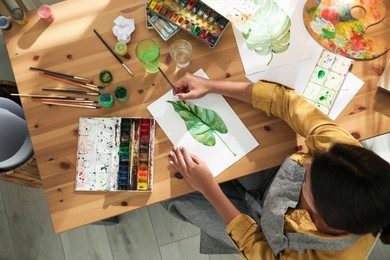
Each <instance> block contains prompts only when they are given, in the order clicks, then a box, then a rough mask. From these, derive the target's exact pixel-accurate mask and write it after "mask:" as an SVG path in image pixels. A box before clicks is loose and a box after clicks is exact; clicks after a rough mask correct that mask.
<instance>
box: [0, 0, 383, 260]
mask: <svg viewBox="0 0 390 260" xmlns="http://www.w3.org/2000/svg"><path fill="white" fill-rule="evenodd" d="M58 1H59V0H44V1H39V0H25V1H24V2H26V4H27V5H28V6H29V7H30V8H34V6H35V7H37V6H39V4H40V3H48V4H50V3H54V2H58ZM0 80H14V77H13V74H12V69H11V67H10V64H9V60H8V55H7V52H6V50H5V47H4V43H3V39H2V35H1V32H0ZM365 145H367V147H369V148H372V149H373V150H375V151H378V153H381V155H383V156H385V157H386V158H387V159H388V160H389V161H390V151H389V149H388V148H389V147H390V134H388V135H387V137H381V139H380V140H379V139H377V140H376V141H369V142H366V143H365ZM199 238H200V235H199V230H198V229H197V228H196V227H193V226H191V225H189V224H187V223H184V222H181V221H179V220H177V219H175V218H173V217H172V216H170V215H169V214H168V213H167V212H166V211H165V210H164V209H163V208H162V207H161V206H160V205H159V204H156V205H152V206H149V207H147V208H143V209H139V210H136V211H133V212H130V213H127V214H124V215H121V216H119V223H118V224H115V225H110V226H103V225H88V226H84V227H81V228H78V229H74V230H71V231H68V232H64V233H62V234H60V235H55V234H54V231H53V228H52V225H51V220H50V216H49V212H48V208H47V206H46V200H45V197H44V195H43V191H42V189H35V188H28V187H23V186H19V185H16V184H12V183H6V182H0V260H3V259H11V260H13V259H16V260H19V259H38V260H46V259H47V260H56V259H68V260H74V259H83V260H87V259H93V260H97V259H102V260H106V259H118V260H119V259H145V260H154V259H157V260H158V259H163V260H164V259H166V260H168V259H169V260H175V259H177V260H182V259H186V260H192V259H193V260H197V259H199V260H203V259H211V260H219V259H221V260H222V259H223V260H230V259H232V260H237V259H239V257H237V256H234V255H201V254H199ZM369 259H370V260H385V259H390V246H389V245H386V246H384V245H382V244H381V243H380V242H379V243H377V245H376V247H375V249H374V251H373V252H372V253H371V255H370V258H369Z"/></svg>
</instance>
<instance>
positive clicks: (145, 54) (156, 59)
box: [135, 39, 161, 73]
mask: <svg viewBox="0 0 390 260" xmlns="http://www.w3.org/2000/svg"><path fill="white" fill-rule="evenodd" d="M135 54H136V55H137V58H138V59H139V60H140V61H141V62H142V64H143V65H144V68H145V70H146V71H147V72H149V73H156V72H157V71H158V67H160V65H161V60H160V47H159V46H158V44H157V42H155V41H153V40H150V39H146V40H142V41H140V42H139V43H138V44H137V46H136V48H135Z"/></svg>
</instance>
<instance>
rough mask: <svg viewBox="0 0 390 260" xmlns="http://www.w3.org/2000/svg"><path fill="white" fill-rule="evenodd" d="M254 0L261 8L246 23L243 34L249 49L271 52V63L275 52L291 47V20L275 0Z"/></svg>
mask: <svg viewBox="0 0 390 260" xmlns="http://www.w3.org/2000/svg"><path fill="white" fill-rule="evenodd" d="M253 2H254V3H255V4H256V5H258V6H259V8H258V10H257V11H256V12H255V13H254V14H253V16H251V18H249V20H248V22H247V23H246V24H245V26H244V28H243V30H242V34H243V36H244V38H245V40H246V45H247V47H248V49H249V50H254V51H255V52H256V53H257V54H259V55H262V56H265V55H268V54H271V58H270V60H269V61H268V64H269V63H270V62H271V61H272V58H273V53H282V52H284V51H286V50H287V49H288V47H289V45H290V27H291V20H290V17H289V16H288V15H287V14H286V12H285V11H284V10H283V9H282V8H280V6H279V5H278V4H277V3H275V2H274V1H273V0H254V1H253ZM268 64H267V65H268Z"/></svg>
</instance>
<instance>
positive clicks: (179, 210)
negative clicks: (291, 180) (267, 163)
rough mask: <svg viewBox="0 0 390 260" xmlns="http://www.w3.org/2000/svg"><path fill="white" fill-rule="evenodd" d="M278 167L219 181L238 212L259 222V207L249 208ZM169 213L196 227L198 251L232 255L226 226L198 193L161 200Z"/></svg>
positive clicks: (267, 184) (231, 244)
mask: <svg viewBox="0 0 390 260" xmlns="http://www.w3.org/2000/svg"><path fill="white" fill-rule="evenodd" d="M278 170H279V166H278V167H275V168H271V169H268V170H265V171H261V172H256V173H253V174H251V175H248V176H245V177H241V178H238V179H237V180H233V181H229V182H226V183H222V184H220V187H221V189H222V191H223V192H224V193H225V195H226V196H227V197H228V198H229V199H230V201H231V202H232V203H233V204H234V205H235V206H236V207H237V209H238V210H239V211H241V212H242V213H244V214H247V215H249V216H251V217H252V218H253V219H255V220H256V222H257V223H259V220H260V216H261V206H259V207H257V208H256V207H255V208H253V207H249V205H248V202H249V203H250V204H251V205H252V202H253V201H257V202H258V203H256V204H258V205H262V201H263V199H264V194H266V191H267V189H268V187H269V185H270V184H271V182H272V180H273V178H274V176H275V174H276V173H277V171H278ZM162 205H163V206H164V208H165V209H167V210H168V211H169V212H170V213H171V214H172V215H174V216H175V217H177V218H178V219H181V220H183V221H186V222H189V223H191V224H193V225H195V226H197V227H199V228H200V230H201V233H200V253H202V254H236V253H239V251H238V250H237V248H236V246H235V245H234V244H233V242H232V241H231V240H230V238H229V237H228V235H227V234H226V225H225V223H224V222H223V220H222V218H221V217H220V216H219V214H218V213H217V211H216V210H215V209H214V208H213V207H212V206H211V204H210V203H209V202H208V201H207V200H206V198H205V197H204V196H203V195H202V194H201V193H199V192H193V193H190V194H187V195H184V196H181V197H178V198H174V199H170V200H167V201H164V202H162Z"/></svg>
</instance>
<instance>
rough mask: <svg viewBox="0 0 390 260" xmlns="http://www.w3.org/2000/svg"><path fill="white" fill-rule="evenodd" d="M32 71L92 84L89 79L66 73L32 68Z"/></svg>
mask: <svg viewBox="0 0 390 260" xmlns="http://www.w3.org/2000/svg"><path fill="white" fill-rule="evenodd" d="M30 70H36V71H41V72H45V73H46V74H51V75H54V76H60V77H64V78H70V79H72V80H75V81H80V82H82V83H89V82H90V80H89V79H87V78H82V77H78V76H73V75H68V74H65V73H60V72H55V71H50V70H44V69H40V68H34V67H30Z"/></svg>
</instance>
